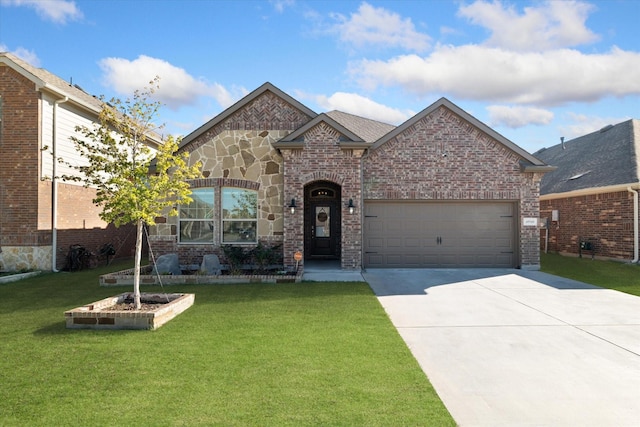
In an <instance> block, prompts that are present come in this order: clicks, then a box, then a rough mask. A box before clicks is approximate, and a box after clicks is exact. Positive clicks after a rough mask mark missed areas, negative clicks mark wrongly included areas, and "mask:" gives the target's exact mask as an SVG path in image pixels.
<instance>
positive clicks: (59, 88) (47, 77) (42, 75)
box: [0, 52, 102, 112]
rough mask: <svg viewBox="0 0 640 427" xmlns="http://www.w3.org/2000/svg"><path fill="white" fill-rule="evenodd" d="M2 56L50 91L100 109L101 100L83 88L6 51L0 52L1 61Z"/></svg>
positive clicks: (88, 106)
mask: <svg viewBox="0 0 640 427" xmlns="http://www.w3.org/2000/svg"><path fill="white" fill-rule="evenodd" d="M3 57H5V58H6V59H8V60H9V61H11V62H13V63H14V64H15V65H17V66H18V67H20V68H22V69H23V71H26V72H27V73H29V74H31V75H32V76H33V77H35V78H36V79H37V80H39V81H40V82H41V84H43V86H44V87H45V88H47V89H49V90H50V91H53V92H57V93H58V94H60V95H64V96H67V97H69V98H70V99H72V100H73V101H75V102H76V103H78V104H80V105H82V106H84V107H85V108H89V109H90V110H93V111H96V112H100V110H101V109H102V102H101V101H100V100H99V99H98V98H96V97H94V96H92V95H89V94H88V93H86V92H85V91H84V90H82V89H80V88H79V87H77V86H75V85H72V84H70V83H69V82H67V81H65V80H63V79H61V78H60V77H58V76H56V75H55V74H52V73H50V72H49V71H47V70H45V69H44V68H37V67H34V66H33V65H31V64H29V63H28V62H26V61H23V60H22V59H20V58H18V57H17V56H15V55H13V54H11V53H8V52H0V61H2V58H3ZM5 61H6V60H5ZM5 61H2V62H5ZM23 74H24V73H23ZM32 80H33V79H32Z"/></svg>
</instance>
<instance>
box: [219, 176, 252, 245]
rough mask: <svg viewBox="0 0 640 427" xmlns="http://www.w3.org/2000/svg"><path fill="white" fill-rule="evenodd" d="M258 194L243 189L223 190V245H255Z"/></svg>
mask: <svg viewBox="0 0 640 427" xmlns="http://www.w3.org/2000/svg"><path fill="white" fill-rule="evenodd" d="M257 231H258V193H257V192H256V191H253V190H245V189H242V188H223V189H222V243H255V242H256V241H257V235H258V233H257Z"/></svg>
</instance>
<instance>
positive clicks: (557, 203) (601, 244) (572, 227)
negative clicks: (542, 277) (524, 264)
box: [540, 191, 633, 260]
mask: <svg viewBox="0 0 640 427" xmlns="http://www.w3.org/2000/svg"><path fill="white" fill-rule="evenodd" d="M553 210H558V213H559V221H558V222H552V221H551V212H552V211H553ZM540 217H541V218H548V220H549V224H550V227H549V242H548V250H549V251H550V252H561V253H570V254H577V253H579V243H580V241H581V240H585V239H586V240H590V241H591V242H592V243H593V244H594V245H595V246H594V249H595V255H596V256H600V257H606V258H615V259H623V260H631V259H633V194H631V193H629V192H628V191H619V192H614V193H603V194H592V195H585V196H577V197H568V198H562V199H554V200H542V201H541V202H540ZM545 234H546V231H545V230H542V233H541V237H540V248H541V249H542V250H544V248H545V241H544V238H545ZM584 254H587V255H588V256H591V252H584Z"/></svg>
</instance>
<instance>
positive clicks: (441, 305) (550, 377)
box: [363, 269, 640, 427]
mask: <svg viewBox="0 0 640 427" xmlns="http://www.w3.org/2000/svg"><path fill="white" fill-rule="evenodd" d="M363 277H364V278H365V280H366V281H367V282H368V283H369V285H370V286H371V288H372V289H373V290H374V292H375V293H376V294H377V296H378V298H379V300H380V303H381V304H382V306H383V307H384V309H385V310H386V312H387V313H388V315H389V317H390V318H391V321H392V322H393V324H394V325H395V326H396V327H397V328H398V331H399V333H400V335H401V336H402V338H403V339H404V340H405V341H406V343H407V345H408V346H409V348H410V349H411V351H412V352H413V354H414V356H415V358H416V359H417V360H418V362H419V364H420V366H421V367H422V369H423V370H424V372H425V373H426V374H427V376H428V377H429V380H430V381H431V383H432V384H433V386H434V387H435V389H436V391H437V392H438V394H439V395H440V397H441V399H442V400H443V402H444V404H445V405H446V406H447V408H448V409H449V411H450V412H451V415H452V416H453V418H454V419H455V420H456V422H457V423H458V424H459V425H461V426H492V427H494V426H597V427H602V426H640V298H639V297H634V296H631V295H627V294H623V293H620V292H616V291H611V290H605V289H602V288H598V287H595V286H591V285H587V284H584V283H580V282H576V281H572V280H568V279H563V278H559V277H556V276H552V275H549V274H545V273H541V272H536V271H522V270H487V269H469V270H453V269H451V270H449V269H443V270H440V269H429V270H405V269H402V270H401V269H390V270H387V269H384V270H383V269H376V270H368V271H366V272H364V273H363Z"/></svg>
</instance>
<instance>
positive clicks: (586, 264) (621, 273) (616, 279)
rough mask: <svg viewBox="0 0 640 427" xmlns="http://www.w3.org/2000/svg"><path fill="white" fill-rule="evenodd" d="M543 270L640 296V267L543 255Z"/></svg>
mask: <svg viewBox="0 0 640 427" xmlns="http://www.w3.org/2000/svg"><path fill="white" fill-rule="evenodd" d="M541 270H542V271H544V272H546V273H550V274H555V275H557V276H562V277H567V278H569V279H574V280H579V281H581V282H585V283H590V284H592V285H596V286H601V287H603V288H608V289H615V290H617V291H621V292H626V293H628V294H632V295H637V296H640V266H638V265H635V264H628V263H627V264H625V263H622V262H616V261H599V260H592V259H591V257H585V258H575V257H569V256H562V255H557V254H544V253H543V254H542V260H541Z"/></svg>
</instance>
